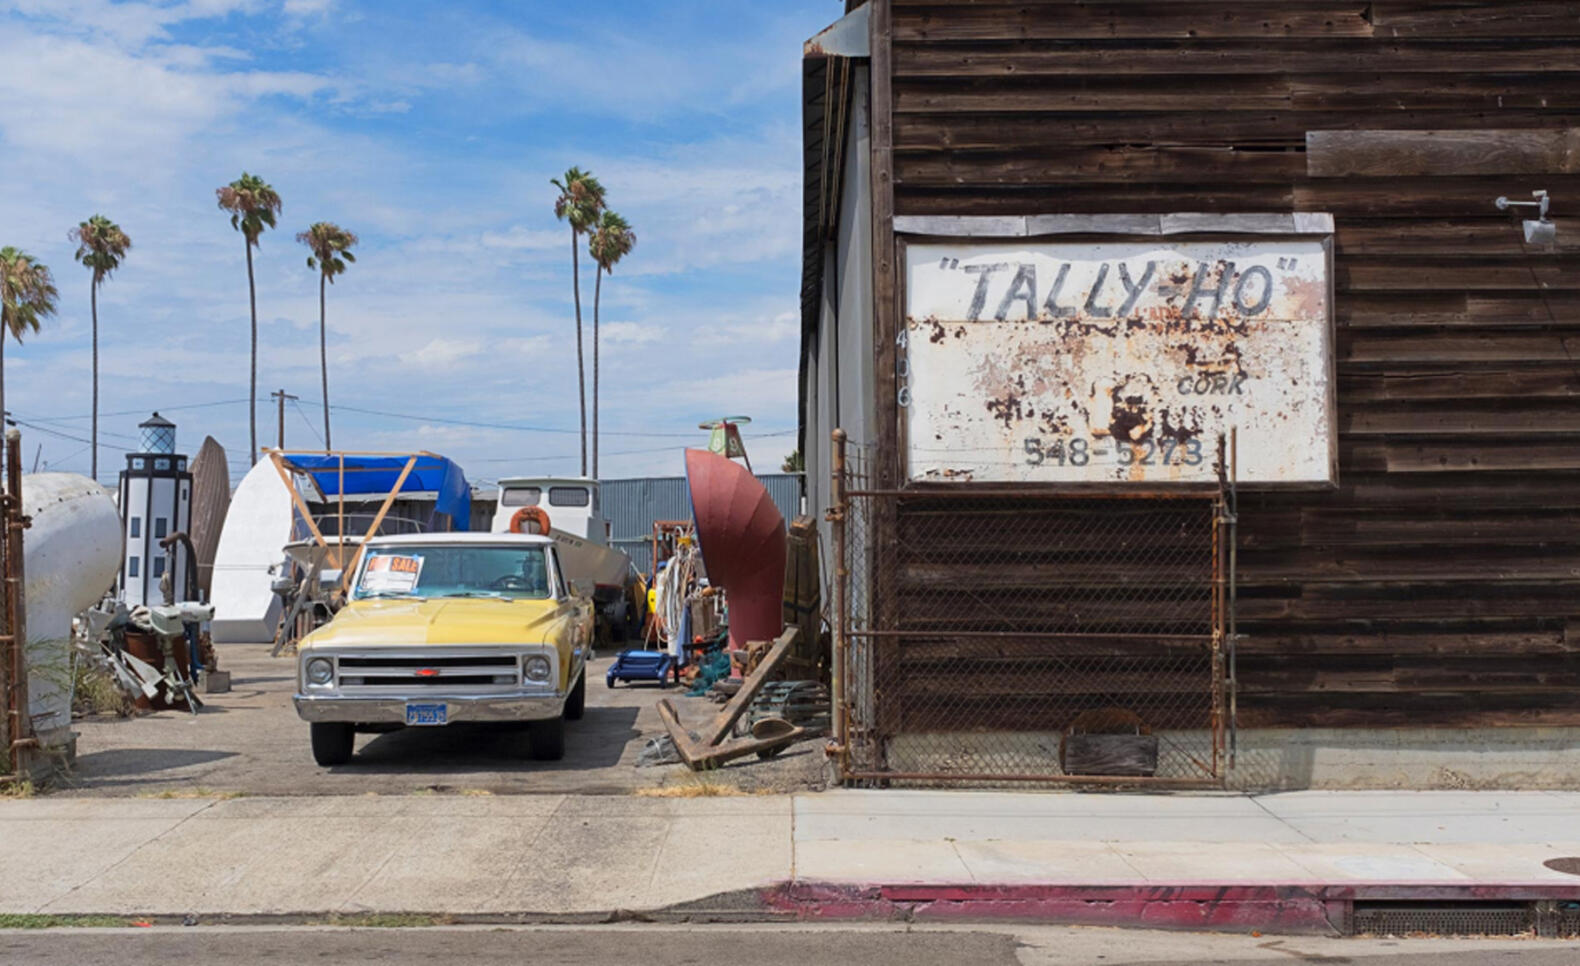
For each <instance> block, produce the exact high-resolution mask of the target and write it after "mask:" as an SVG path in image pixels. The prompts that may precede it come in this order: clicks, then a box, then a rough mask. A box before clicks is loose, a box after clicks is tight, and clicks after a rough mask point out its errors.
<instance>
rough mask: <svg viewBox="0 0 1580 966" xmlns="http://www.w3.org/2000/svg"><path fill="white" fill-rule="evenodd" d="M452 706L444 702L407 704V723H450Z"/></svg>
mask: <svg viewBox="0 0 1580 966" xmlns="http://www.w3.org/2000/svg"><path fill="white" fill-rule="evenodd" d="M449 719H450V708H449V706H448V705H444V704H408V705H407V706H406V723H407V724H408V725H442V724H448V723H449Z"/></svg>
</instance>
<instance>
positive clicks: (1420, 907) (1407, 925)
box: [1354, 902, 1536, 936]
mask: <svg viewBox="0 0 1580 966" xmlns="http://www.w3.org/2000/svg"><path fill="white" fill-rule="evenodd" d="M1354 923H1355V933H1356V935H1361V936H1410V935H1417V934H1424V935H1430V936H1529V935H1534V934H1535V933H1536V909H1535V907H1534V906H1533V905H1532V904H1531V903H1528V902H1433V903H1407V902H1357V903H1355V917H1354Z"/></svg>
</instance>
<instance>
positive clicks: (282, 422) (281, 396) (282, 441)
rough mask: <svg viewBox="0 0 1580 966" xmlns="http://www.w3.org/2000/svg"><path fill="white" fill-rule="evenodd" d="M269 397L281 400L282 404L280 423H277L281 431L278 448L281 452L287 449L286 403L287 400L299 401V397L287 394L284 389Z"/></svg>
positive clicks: (272, 393)
mask: <svg viewBox="0 0 1580 966" xmlns="http://www.w3.org/2000/svg"><path fill="white" fill-rule="evenodd" d="M269 395H270V396H272V397H274V398H275V399H277V400H279V402H280V409H279V415H278V421H277V423H276V425H277V428H278V430H279V445H278V446H277V447H276V448H277V449H280V450H284V449H285V401H286V400H287V399H297V398H299V397H297V396H293V395H291V394H290V393H288V392H286V391H285V390H284V389H277V390H275V391H274V392H271V393H269Z"/></svg>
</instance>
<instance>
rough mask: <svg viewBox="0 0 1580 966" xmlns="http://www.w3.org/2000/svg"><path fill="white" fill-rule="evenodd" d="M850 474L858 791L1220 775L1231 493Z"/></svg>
mask: <svg viewBox="0 0 1580 966" xmlns="http://www.w3.org/2000/svg"><path fill="white" fill-rule="evenodd" d="M840 465H842V466H843V472H842V473H840V474H839V477H838V480H837V483H836V501H837V503H838V505H837V507H836V512H835V513H834V518H835V528H834V538H835V546H836V554H837V555H838V559H839V561H840V566H839V570H838V572H837V574H836V587H835V602H834V603H835V610H836V631H837V645H838V647H839V652H840V658H841V660H842V663H841V666H840V684H841V688H840V698H839V703H840V706H841V713H842V722H841V723H842V726H843V728H842V735H841V737H842V742H841V744H842V747H843V751H842V754H841V756H840V762H841V766H842V768H843V771H844V774H845V777H846V778H847V779H848V780H854V781H863V780H890V781H905V780H914V781H923V782H980V783H995V782H1011V781H1075V782H1087V783H1093V784H1099V783H1122V784H1129V783H1185V784H1211V783H1214V782H1215V781H1218V780H1221V776H1222V764H1223V755H1224V737H1225V725H1226V722H1225V717H1226V711H1225V708H1226V703H1225V694H1226V691H1227V688H1226V685H1225V677H1226V667H1225V664H1226V662H1225V658H1224V650H1223V643H1224V641H1225V640H1226V639H1227V635H1226V624H1227V614H1228V611H1229V606H1230V605H1229V599H1228V593H1227V587H1228V580H1227V579H1226V572H1227V565H1228V562H1229V556H1228V547H1229V545H1230V541H1231V540H1232V516H1231V515H1230V514H1229V513H1227V512H1225V508H1226V505H1227V504H1226V502H1225V500H1224V498H1223V494H1222V492H1221V491H1220V492H1219V493H1215V494H1205V495H1204V494H1194V495H1184V496H1182V495H1169V494H1147V495H1141V494H1137V495H1134V496H1116V495H1115V494H1112V493H1107V494H1103V495H1092V496H1085V495H1057V496H1054V495H1043V494H1038V493H1036V492H1034V491H1024V490H1023V491H1007V490H998V491H994V490H991V489H988V488H981V487H971V486H960V487H953V488H950V489H949V490H948V491H947V492H945V491H941V490H937V489H933V490H925V489H918V490H899V491H880V490H877V489H874V488H872V484H871V482H870V476H869V470H870V465H871V464H870V454H868V453H867V452H865V451H863V450H861V449H859V448H856V447H849V448H847V449H846V450H845V453H844V459H843V461H841V460H839V459H838V457H836V467H838V466H840ZM836 472H838V470H836Z"/></svg>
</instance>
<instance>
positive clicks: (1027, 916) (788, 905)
mask: <svg viewBox="0 0 1580 966" xmlns="http://www.w3.org/2000/svg"><path fill="white" fill-rule="evenodd" d="M1544 899H1552V900H1560V901H1575V900H1580V885H1575V886H1564V885H1556V886H1555V885H1550V884H1529V883H1519V884H1510V883H1503V884H1485V883H1482V884H1475V885H1443V884H1440V883H1434V884H1430V885H1426V884H1422V885H1415V884H1409V883H1399V884H1365V885H1357V884H1343V885H1311V884H1304V885H1245V884H1238V885H1219V886H1214V885H1204V884H1200V883H1191V884H1187V885H1157V884H1150V885H1119V886H1115V885H1103V886H1071V885H1059V886H1039V885H1000V886H987V885H882V884H871V885H844V884H835V883H822V882H793V883H782V884H780V885H777V886H774V887H771V888H769V889H766V890H764V891H763V893H762V901H763V903H764V905H765V906H767V907H768V908H770V909H772V910H773V911H775V912H779V913H788V914H791V915H794V916H795V917H797V918H799V919H805V920H862V919H865V920H894V919H903V920H914V921H933V922H950V921H954V922H969V921H975V922H984V921H995V920H1015V921H1029V922H1039V923H1047V924H1055V925H1088V926H1134V927H1141V928H1148V929H1185V930H1212V931H1219V932H1268V933H1282V934H1308V935H1311V934H1314V935H1330V936H1331V935H1348V934H1349V933H1350V932H1352V931H1353V930H1352V929H1351V922H1352V918H1351V917H1352V913H1353V910H1354V904H1355V902H1356V901H1363V902H1365V901H1400V902H1403V901H1415V902H1465V901H1489V902H1490V901H1534V900H1544Z"/></svg>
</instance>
